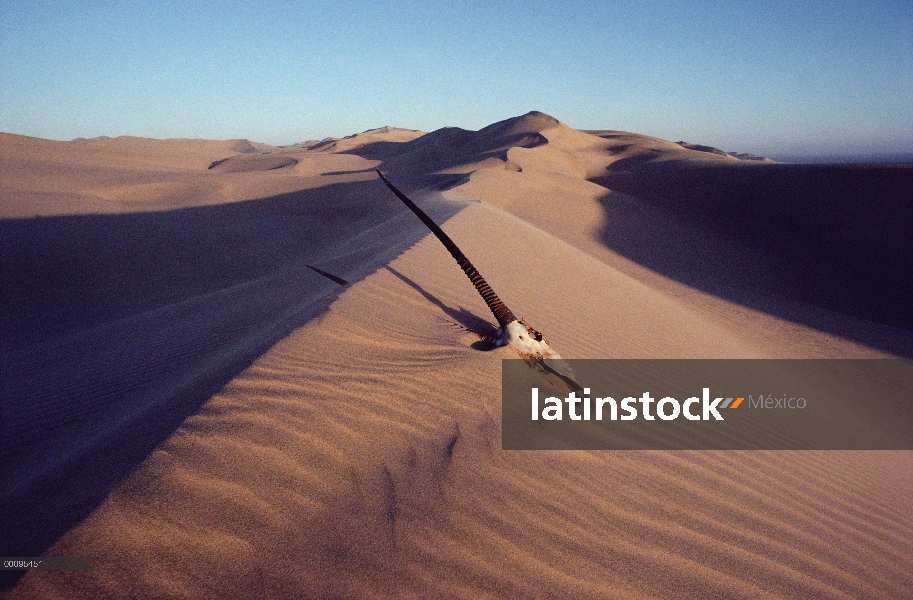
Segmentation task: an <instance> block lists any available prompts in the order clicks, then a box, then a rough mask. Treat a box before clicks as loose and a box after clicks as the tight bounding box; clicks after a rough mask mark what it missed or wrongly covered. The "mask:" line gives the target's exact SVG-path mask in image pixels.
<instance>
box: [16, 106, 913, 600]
mask: <svg viewBox="0 0 913 600" xmlns="http://www.w3.org/2000/svg"><path fill="white" fill-rule="evenodd" d="M712 150H713V149H708V148H706V147H703V146H697V145H694V144H678V143H673V142H669V141H665V140H660V139H657V138H651V137H647V136H642V135H637V134H633V133H625V132H619V131H591V132H585V131H579V130H576V129H573V128H571V127H569V126H568V125H566V124H564V123H561V122H560V121H558V120H556V119H554V118H552V117H550V116H548V115H544V114H542V113H535V112H534V113H529V114H527V115H524V116H522V117H517V118H513V119H508V120H506V121H502V122H499V123H495V124H493V125H491V126H489V127H486V128H484V129H482V130H480V131H466V130H462V129H459V128H445V129H441V130H438V131H434V132H431V133H427V134H426V133H423V132H420V131H412V130H408V129H398V128H394V127H384V128H380V129H374V130H370V131H367V132H364V133H360V134H357V135H354V136H349V137H348V138H342V139H327V140H322V141H312V142H305V143H301V144H296V145H295V146H289V147H273V146H267V145H264V144H258V143H254V142H249V141H247V140H231V141H202V140H150V139H141V138H115V139H107V138H96V139H91V140H74V141H71V142H56V141H49V140H40V139H34V138H26V137H23V136H17V135H12V134H0V161H2V162H0V218H2V220H0V254H2V256H3V277H2V286H3V294H2V297H0V303H2V310H0V319H2V327H0V331H2V339H0V342H2V347H0V352H2V355H0V360H2V373H3V380H2V381H0V385H2V387H3V394H2V395H3V400H2V407H0V408H2V411H3V414H2V427H3V436H2V439H3V442H2V460H0V486H2V487H0V504H2V505H0V540H2V544H3V548H2V549H0V550H2V552H0V554H3V555H6V556H31V555H39V554H46V555H59V556H88V557H91V558H92V560H93V563H92V564H93V566H92V569H91V570H89V571H69V572H63V571H59V572H53V571H41V572H39V571H31V572H28V573H26V574H25V575H24V576H22V577H21V578H19V579H9V578H8V579H6V580H4V581H5V588H4V589H3V592H2V593H3V594H4V596H5V597H9V598H137V597H150V598H151V597H154V598H467V599H475V598H848V599H849V598H905V597H911V592H910V590H911V589H913V569H911V564H913V495H911V493H910V491H911V489H913V452H905V451H904V452H899V451H896V452H876V451H866V452H861V451H855V452H849V451H803V452H785V451H776V452H774V451H717V452H711V451H703V452H702V451H675V452H660V451H652V452H651V451H593V452H588V451H511V452H507V451H502V450H501V449H500V444H501V439H500V426H501V423H500V421H501V408H500V385H501V360H502V359H504V358H513V357H515V354H514V355H511V352H513V350H512V348H510V347H504V348H498V349H491V348H489V347H486V346H484V345H480V344H479V336H478V335H477V333H476V332H483V333H484V332H485V331H488V332H491V331H493V330H494V327H495V324H494V323H495V321H494V319H493V317H492V315H491V314H490V312H489V311H488V309H487V307H486V306H485V303H484V302H483V301H482V299H481V298H480V297H479V295H478V294H477V293H476V291H475V290H474V289H473V287H472V285H471V284H470V283H469V281H468V280H467V279H466V278H465V277H464V275H463V274H462V273H461V272H460V270H459V267H458V266H457V265H456V264H455V263H454V262H453V260H452V258H451V257H450V256H449V255H448V254H447V252H446V251H445V250H444V248H443V247H442V246H441V245H440V243H439V242H438V240H436V239H435V238H434V237H432V236H431V235H429V234H428V231H427V229H425V228H424V226H423V225H422V223H421V222H420V221H419V220H418V219H416V218H415V216H414V215H413V214H411V213H410V212H409V211H408V210H407V209H406V208H405V207H404V206H403V205H402V204H401V203H399V202H398V201H397V200H396V198H395V197H394V196H393V195H392V194H391V193H390V192H389V191H388V190H387V189H386V188H385V187H384V185H383V184H382V183H381V182H380V181H379V180H378V178H377V176H376V174H375V172H374V169H375V168H380V169H381V170H382V171H383V172H384V173H385V174H387V175H388V176H389V177H390V179H391V180H392V181H394V182H395V183H396V184H397V185H398V186H400V187H401V188H403V189H404V190H405V191H406V192H407V193H409V194H410V195H411V196H412V198H413V199H414V200H415V201H416V202H417V203H419V204H420V205H421V206H422V207H423V208H424V209H425V210H426V211H427V212H428V213H429V214H430V215H431V216H432V217H433V218H434V219H435V220H436V221H437V222H438V223H440V224H441V225H442V228H443V229H444V230H445V231H446V232H447V233H448V234H449V235H450V236H451V237H452V238H453V239H454V240H455V241H456V242H457V243H458V244H459V245H460V247H461V249H462V250H463V251H464V252H465V253H466V255H467V256H468V257H469V258H470V259H471V260H472V261H473V263H474V264H475V266H476V267H477V268H478V269H479V271H480V272H481V273H482V274H483V275H484V276H485V278H486V279H487V280H488V282H489V283H490V284H491V286H492V287H493V288H494V289H495V290H496V291H497V293H498V294H499V295H500V297H501V298H502V299H503V300H504V301H505V302H506V303H507V304H508V305H509V306H510V307H511V308H512V309H513V311H514V312H516V313H517V315H518V316H520V317H523V318H525V319H526V320H527V321H528V322H529V323H530V324H533V325H534V326H535V327H536V328H538V329H540V330H541V331H542V332H543V333H544V334H545V335H546V337H547V338H548V339H549V341H550V343H551V345H552V346H553V347H554V348H555V349H556V350H557V351H559V352H560V353H561V355H562V356H564V357H565V358H837V357H857V358H881V357H891V356H905V357H911V356H913V318H911V312H910V311H911V306H913V304H911V303H910V302H909V298H910V297H911V291H913V290H911V283H910V279H909V273H910V272H911V267H913V242H911V238H910V236H911V231H913V228H910V224H911V223H913V219H911V211H913V205H911V204H910V203H909V198H910V190H911V183H910V182H911V179H913V169H911V168H910V167H903V166H887V165H883V166H872V167H849V166H844V167H840V168H838V167H828V166H815V167H811V166H808V167H802V166H796V165H778V164H774V163H771V162H770V161H764V160H757V159H756V157H746V156H740V155H735V154H728V153H724V152H719V151H716V152H715V151H712ZM771 198H773V199H775V201H771ZM308 266H311V267H314V268H317V269H320V270H323V271H326V272H327V273H331V274H333V275H334V276H336V277H338V278H341V279H342V280H345V281H346V282H348V283H346V284H345V285H341V284H339V283H337V282H335V281H332V280H331V279H328V278H327V277H324V276H321V275H320V274H319V273H318V272H317V271H314V270H312V269H309V268H308Z"/></svg>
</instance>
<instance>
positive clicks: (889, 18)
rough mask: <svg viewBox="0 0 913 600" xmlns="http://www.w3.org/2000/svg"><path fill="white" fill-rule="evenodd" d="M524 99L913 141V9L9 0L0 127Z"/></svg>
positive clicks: (210, 121) (592, 114) (326, 130)
mask: <svg viewBox="0 0 913 600" xmlns="http://www.w3.org/2000/svg"><path fill="white" fill-rule="evenodd" d="M531 110H539V111H542V112H545V113H548V114H550V115H552V116H554V117H556V118H558V119H560V120H561V121H563V122H565V123H567V124H568V125H570V126H572V127H576V128H578V129H619V130H624V131H632V132H636V133H643V134H647V135H653V136H657V137H661V138H664V139H669V140H672V141H678V140H685V141H688V142H693V143H701V144H709V145H712V146H716V147H719V148H722V149H724V150H728V151H741V152H753V153H757V154H765V155H783V154H791V155H803V154H808V155H820V154H825V155H851V154H896V153H908V154H911V155H913V2H911V1H910V0H900V1H887V0H886V1H869V2H863V1H860V0H854V1H849V2H844V1H841V0H832V1H828V2H802V1H798V2H797V1H795V0H793V1H789V2H768V1H763V0H753V1H747V2H742V1H737V0H729V1H725V2H697V1H695V2H680V1H676V2H662V1H650V0H645V1H636V2H635V1H630V2H614V1H611V0H601V1H597V2H567V1H566V2H524V1H523V0H511V1H507V2H500V1H493V0H486V1H484V2H481V1H480V2H475V1H465V2H460V1H450V2H432V1H427V0H426V1H424V2H411V1H409V0H393V1H390V2H388V1H386V0H372V1H351V2H346V1H336V2H311V1H297V2H291V1H282V0H274V1H271V2H231V1H223V2H169V1H167V0H159V1H156V2H131V1H129V0H121V1H119V2H111V3H103V2H91V1H80V2H72V1H64V2H42V1H38V0H29V1H27V2H22V1H15V2H13V1H8V0H0V131H5V132H9V133H18V134H23V135H30V136H36V137H43V138H50V139H58V140H67V139H73V138H76V137H95V136H101V135H107V136H112V137H113V136H118V135H136V136H143V137H154V138H168V137H190V138H208V139H231V138H248V139H251V140H254V141H260V142H266V143H271V144H277V145H278V144H292V143H295V142H299V141H305V140H309V139H322V138H324V137H328V136H334V137H342V136H345V135H349V134H352V133H356V132H359V131H364V130H366V129H370V128H374V127H381V126H384V125H393V126H397V127H406V128H409V129H421V130H424V131H433V130H435V129H438V128H440V127H444V126H457V127H462V128H464V129H480V128H482V127H484V126H486V125H489V124H491V123H493V122H496V121H500V120H502V119H506V118H509V117H513V116H517V115H521V114H524V113H527V112H529V111H531Z"/></svg>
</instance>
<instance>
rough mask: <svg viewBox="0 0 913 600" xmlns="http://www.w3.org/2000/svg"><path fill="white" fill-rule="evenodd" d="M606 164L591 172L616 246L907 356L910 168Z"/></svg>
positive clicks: (716, 290)
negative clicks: (603, 190) (598, 173)
mask: <svg viewBox="0 0 913 600" xmlns="http://www.w3.org/2000/svg"><path fill="white" fill-rule="evenodd" d="M612 169H613V170H611V171H608V172H607V173H606V174H605V175H604V176H601V177H597V178H595V179H594V182H595V183H599V184H600V185H603V186H604V187H606V188H609V189H610V190H612V191H611V192H610V193H607V194H606V195H605V196H603V198H602V199H601V203H602V206H603V209H604V211H605V214H606V225H605V227H604V229H603V231H602V241H603V243H604V244H605V245H606V246H608V247H609V248H611V249H612V250H614V251H616V252H618V253H619V254H621V255H622V256H625V257H626V258H629V259H631V260H633V261H635V262H637V263H639V264H641V265H643V266H645V267H647V268H649V269H651V270H653V271H656V272H658V273H660V274H662V275H664V276H667V277H670V278H672V279H675V280H677V281H680V282H682V283H685V284H687V285H689V286H691V287H694V288H696V289H699V290H701V291H704V292H707V293H710V294H713V295H715V296H718V297H721V298H724V299H726V300H729V301H732V302H736V303H739V304H742V305H744V306H747V307H749V308H752V309H756V310H759V311H763V312H766V313H769V314H772V315H774V316H776V317H780V318H783V319H787V320H790V321H793V322H797V323H800V324H803V325H807V326H810V327H813V328H815V329H818V330H821V331H825V332H828V333H833V334H836V335H839V336H841V337H844V338H847V339H850V340H854V341H857V342H860V343H862V344H865V345H867V346H870V347H874V348H878V349H881V350H885V351H888V352H891V353H893V354H897V355H901V356H907V357H913V302H911V301H910V299H911V298H913V277H910V274H911V273H913V165H781V164H767V165H745V166H742V165H733V166H729V165H720V166H695V165H688V164H668V163H667V164H656V165H653V164H647V165H641V164H625V165H620V166H619V165H618V164H617V163H616V164H615V165H613V167H612ZM617 192H621V193H617ZM820 309H824V310H820ZM873 323H878V324H882V325H887V326H889V327H878V326H874V327H873Z"/></svg>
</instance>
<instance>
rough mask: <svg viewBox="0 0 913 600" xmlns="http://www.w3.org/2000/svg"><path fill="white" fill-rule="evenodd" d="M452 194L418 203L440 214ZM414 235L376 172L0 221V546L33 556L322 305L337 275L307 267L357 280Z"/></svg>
mask: <svg viewBox="0 0 913 600" xmlns="http://www.w3.org/2000/svg"><path fill="white" fill-rule="evenodd" d="M461 208H462V206H461V205H459V204H457V203H442V204H440V205H437V206H432V207H429V211H431V212H432V213H433V214H434V216H435V218H437V219H440V220H446V219H447V218H449V217H450V216H452V214H455V213H456V212H458V211H459V210H460V209H461ZM378 232H382V233H378ZM425 235H427V233H426V231H424V229H423V228H422V227H420V226H417V224H416V222H415V221H414V220H413V219H412V218H411V215H409V214H408V213H407V212H405V211H404V209H403V207H402V206H401V204H399V203H398V202H396V201H395V199H392V200H391V198H390V197H389V194H388V192H387V190H386V188H384V186H383V184H382V183H380V182H379V181H358V182H350V183H336V184H332V185H328V186H324V187H322V188H318V189H309V190H302V191H299V192H294V193H289V194H283V195H279V196H274V197H269V198H263V199H259V200H251V201H246V202H237V203H231V204H220V205H213V206H202V207H194V208H186V209H180V210H171V211H163V212H145V213H134V214H97V215H77V216H62V217H44V218H37V219H13V220H3V221H0V256H2V278H0V280H2V285H3V294H0V373H2V377H0V555H3V556H39V555H41V554H42V553H43V552H45V551H46V550H47V549H48V548H49V547H50V546H51V545H52V544H53V543H54V542H55V541H56V540H57V539H58V538H59V537H60V536H61V535H63V534H64V533H65V532H66V531H67V530H68V529H69V528H71V527H72V526H74V525H76V524H77V523H79V522H80V521H81V520H82V519H83V518H85V517H86V516H87V515H88V514H89V513H90V512H91V511H92V510H93V509H94V508H95V507H96V506H98V504H99V503H100V502H101V501H102V500H103V499H104V497H105V496H106V495H107V494H108V492H109V491H110V490H111V488H112V487H113V486H114V485H115V484H117V482H119V481H120V480H121V479H123V478H124V477H125V476H127V475H128V474H129V473H130V472H131V471H132V470H133V469H134V468H135V467H136V466H137V465H139V463H140V462H141V461H142V460H143V459H144V458H145V457H146V456H147V455H148V454H149V453H150V452H151V451H152V450H154V449H155V447H156V446H158V445H159V444H160V443H161V442H163V441H164V440H165V439H166V438H167V437H168V436H169V435H171V433H172V432H173V431H174V430H175V429H176V428H177V427H178V426H179V425H180V424H181V422H182V421H183V420H184V419H185V418H186V417H187V416H189V415H191V414H193V413H195V412H196V411H197V410H198V409H199V407H200V406H201V405H202V404H203V403H205V402H206V401H207V400H208V399H209V398H210V397H211V396H212V395H213V394H215V393H216V392H217V391H218V390H219V389H220V388H221V387H222V386H224V385H225V384H226V383H227V382H229V381H230V380H231V379H232V378H233V377H234V376H235V375H237V374H238V373H239V372H241V371H242V370H243V369H245V368H246V367H247V366H249V365H250V364H251V363H252V362H253V361H254V360H256V358H257V357H258V356H260V355H261V354H262V353H263V352H265V351H266V350H268V349H269V348H270V347H271V346H273V345H274V344H275V343H276V342H278V341H279V340H281V339H282V338H284V337H286V336H287V335H288V334H289V333H291V332H292V331H294V330H295V329H297V328H299V327H301V326H302V325H304V324H305V323H307V322H308V321H310V320H312V319H314V318H315V317H318V316H319V315H320V314H322V313H323V312H324V311H325V310H326V309H327V307H328V306H329V305H330V303H332V301H333V300H334V299H335V298H336V297H337V295H338V294H339V293H340V291H341V290H342V289H344V288H342V287H341V285H340V284H339V282H335V281H331V280H330V279H328V278H326V277H324V276H322V275H320V274H319V273H318V272H315V271H314V270H312V267H317V268H319V269H325V272H327V273H333V274H336V275H337V276H342V277H345V281H347V282H352V283H354V282H357V281H360V280H361V279H363V278H364V277H366V276H367V275H369V274H370V273H372V272H374V271H376V270H377V269H378V268H380V267H381V266H383V265H384V264H386V263H388V262H389V261H391V260H393V259H394V258H395V257H396V256H398V255H399V254H400V253H402V252H403V251H405V250H406V249H408V248H409V247H411V246H412V245H413V244H415V243H416V242H418V241H419V240H420V239H421V238H422V237H424V236H425ZM22 573H23V572H22V571H5V572H3V574H2V580H0V584H2V587H8V586H10V585H12V584H13V583H14V582H15V581H16V580H18V578H19V576H21V574H22Z"/></svg>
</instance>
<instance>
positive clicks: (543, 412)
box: [502, 359, 913, 450]
mask: <svg viewBox="0 0 913 600" xmlns="http://www.w3.org/2000/svg"><path fill="white" fill-rule="evenodd" d="M565 362H566V364H567V365H568V366H569V367H570V368H571V369H572V371H573V374H574V377H573V380H567V379H566V378H562V377H560V376H558V375H556V374H555V373H554V371H553V370H551V369H549V368H548V365H547V363H541V362H538V363H536V362H533V361H524V360H504V361H503V362H502V417H503V430H502V448H503V449H505V450H521V449H541V450H557V449H568V450H570V449H585V450H597V449H607V450H623V449H631V450H634V449H642V450H713V449H718V450H802V449H807V450H911V449H913V361H911V360H907V359H884V360H857V359H839V360H786V359H780V360H774V359H764V360H735V359H731V360H730V359H721V360H709V359H689V360H639V359H638V360H568V361H565ZM575 382H576V384H578V385H574V383H575ZM578 386H579V387H578ZM729 398H732V399H733V401H732V402H727V400H728V399H729ZM717 400H718V402H717ZM600 417H601V418H600Z"/></svg>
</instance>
